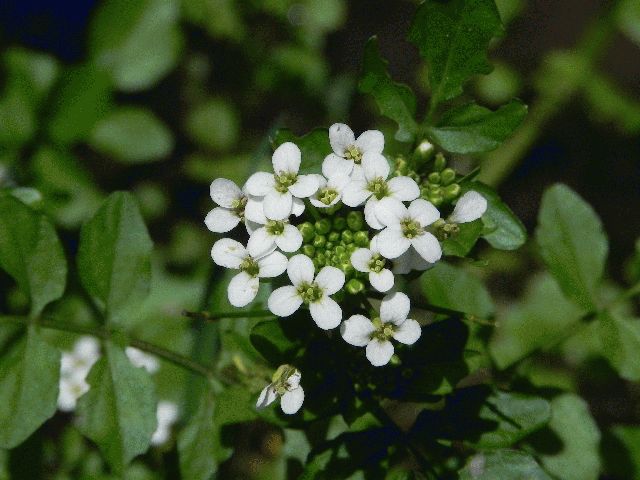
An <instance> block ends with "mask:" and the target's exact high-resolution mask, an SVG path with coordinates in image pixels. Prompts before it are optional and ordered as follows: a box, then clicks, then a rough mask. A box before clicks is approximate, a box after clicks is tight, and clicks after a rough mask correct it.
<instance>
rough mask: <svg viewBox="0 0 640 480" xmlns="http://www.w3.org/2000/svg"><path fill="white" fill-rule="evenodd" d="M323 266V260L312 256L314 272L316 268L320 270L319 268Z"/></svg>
mask: <svg viewBox="0 0 640 480" xmlns="http://www.w3.org/2000/svg"><path fill="white" fill-rule="evenodd" d="M324 266H325V265H324V262H323V261H321V260H320V259H318V258H314V259H313V267H314V268H315V269H316V272H317V271H318V270H320V269H321V268H322V267H324Z"/></svg>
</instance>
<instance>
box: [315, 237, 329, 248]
mask: <svg viewBox="0 0 640 480" xmlns="http://www.w3.org/2000/svg"><path fill="white" fill-rule="evenodd" d="M326 244H327V237H325V236H324V235H316V236H315V237H314V238H313V246H314V247H316V248H321V247H324V246H325V245H326Z"/></svg>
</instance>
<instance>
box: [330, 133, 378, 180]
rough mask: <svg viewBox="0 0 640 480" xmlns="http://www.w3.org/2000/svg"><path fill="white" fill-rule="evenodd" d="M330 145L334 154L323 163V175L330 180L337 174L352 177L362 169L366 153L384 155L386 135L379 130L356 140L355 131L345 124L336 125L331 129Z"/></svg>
mask: <svg viewBox="0 0 640 480" xmlns="http://www.w3.org/2000/svg"><path fill="white" fill-rule="evenodd" d="M329 143H331V148H332V149H333V153H330V154H329V155H327V156H326V158H325V159H324V161H323V162H322V174H323V175H324V176H325V177H327V178H329V177H331V176H332V175H335V174H337V173H344V174H346V175H351V173H352V172H354V171H355V172H357V171H358V170H359V169H360V162H361V161H362V157H363V155H364V154H365V153H369V152H371V153H382V150H383V149H384V135H382V132H380V131H378V130H367V131H366V132H363V133H362V134H361V135H360V136H359V137H358V139H357V140H356V137H355V135H354V134H353V130H351V129H350V128H349V127H348V126H347V125H345V124H344V123H334V124H333V125H331V127H330V128H329Z"/></svg>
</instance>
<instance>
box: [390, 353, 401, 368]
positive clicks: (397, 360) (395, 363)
mask: <svg viewBox="0 0 640 480" xmlns="http://www.w3.org/2000/svg"><path fill="white" fill-rule="evenodd" d="M389 363H390V364H391V365H393V366H394V367H397V366H398V365H401V364H402V360H400V357H399V356H398V355H396V354H393V355H392V356H391V360H389Z"/></svg>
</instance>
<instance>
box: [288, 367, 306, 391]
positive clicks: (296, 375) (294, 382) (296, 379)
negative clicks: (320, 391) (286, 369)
mask: <svg viewBox="0 0 640 480" xmlns="http://www.w3.org/2000/svg"><path fill="white" fill-rule="evenodd" d="M301 378H302V374H301V373H300V370H296V371H295V372H293V373H292V374H291V375H289V378H287V388H288V389H289V390H293V389H294V388H298V386H299V385H300V379H301Z"/></svg>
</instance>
